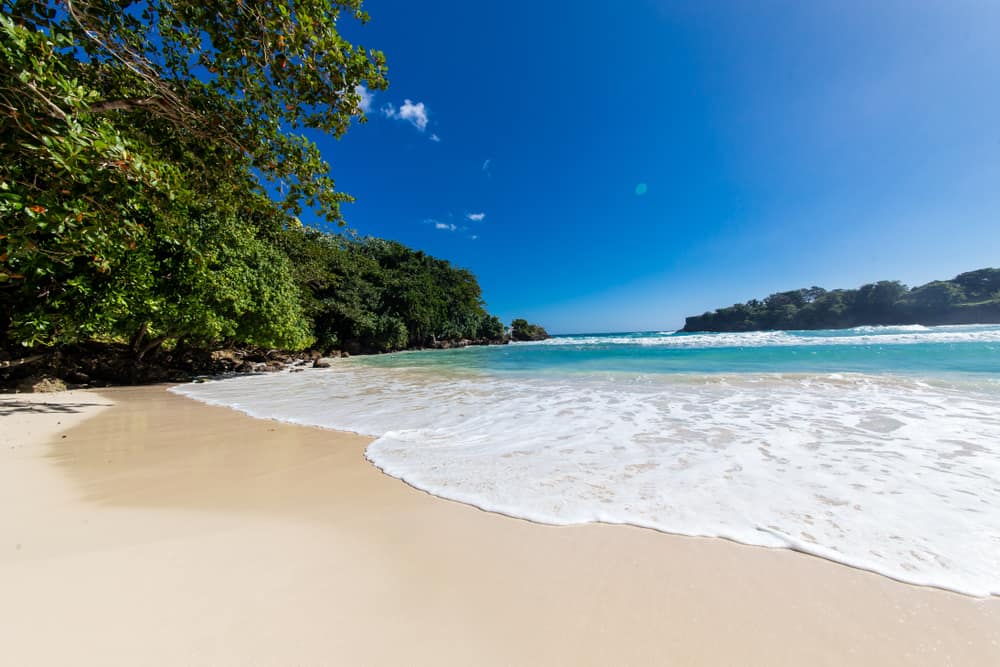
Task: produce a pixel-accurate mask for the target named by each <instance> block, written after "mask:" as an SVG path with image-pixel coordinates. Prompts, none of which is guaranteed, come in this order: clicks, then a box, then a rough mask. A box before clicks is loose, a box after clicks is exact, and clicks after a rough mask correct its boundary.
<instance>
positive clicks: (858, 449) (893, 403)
mask: <svg viewBox="0 0 1000 667" xmlns="http://www.w3.org/2000/svg"><path fill="white" fill-rule="evenodd" d="M914 333H915V332H914ZM955 333H961V332H955ZM980 333H987V332H980ZM863 335H867V334H863V333H861V332H858V333H857V334H856V335H855V336H852V337H856V336H863ZM883 335H886V334H883ZM888 335H905V334H904V333H903V332H898V333H894V334H888ZM915 335H923V334H917V333H915ZM744 336H746V335H744ZM540 349H541V348H540ZM490 353H491V354H499V353H501V352H500V351H499V350H497V351H495V352H490ZM413 358H414V359H415V358H416V357H413ZM383 359H384V358H383ZM400 359H401V360H402V361H400ZM406 360H407V357H406V356H405V355H403V356H401V357H397V358H396V361H397V363H402V365H398V366H395V367H379V366H377V365H373V363H371V362H369V361H365V360H363V359H351V360H345V361H343V362H342V363H339V364H336V365H335V367H334V368H331V369H328V370H316V371H310V372H305V373H294V374H292V373H284V374H274V375H267V376H257V377H242V378H234V379H228V380H222V381H215V382H207V383H203V384H191V385H184V386H181V387H179V388H177V389H176V391H178V392H179V393H182V394H185V395H187V396H191V397H193V398H196V399H199V400H202V401H205V402H209V403H215V404H220V405H228V406H231V407H235V408H237V409H240V410H243V411H245V412H247V413H249V414H252V415H255V416H258V417H266V418H273V419H279V420H283V421H289V422H294V423H300V424H310V425H316V426H324V427H329V428H336V429H342V430H349V431H355V432H358V433H364V434H369V435H373V436H376V437H377V439H376V440H375V441H374V442H373V443H372V444H371V445H370V446H369V448H368V450H367V456H368V458H369V459H370V460H371V461H372V462H373V463H374V464H375V465H377V466H378V467H379V468H381V469H382V470H384V471H385V472H386V473H388V474H389V475H392V476H394V477H398V478H400V479H402V480H405V481H406V482H408V483H409V484H411V485H413V486H415V487H417V488H420V489H424V490H426V491H428V492H430V493H433V494H435V495H438V496H441V497H444V498H450V499H453V500H458V501H462V502H466V503H469V504H472V505H475V506H477V507H480V508H483V509H485V510H490V511H495V512H501V513H503V514H507V515H510V516H514V517H520V518H524V519H529V520H533V521H538V522H544V523H551V524H575V523H583V522H594V521H600V522H607V523H621V524H632V525H636V526H643V527H648V528H654V529H657V530H661V531H666V532H671V533H679V534H684V535H702V536H718V537H726V538H730V539H733V540H737V541H739V542H743V543H746V544H752V545H760V546H767V547H787V548H793V549H796V550H799V551H803V552H808V553H812V554H815V555H818V556H822V557H825V558H828V559H831V560H835V561H839V562H841V563H844V564H848V565H852V566H855V567H859V568H864V569H868V570H872V571H875V572H879V573H882V574H884V575H886V576H889V577H892V578H895V579H899V580H902V581H906V582H911V583H916V584H924V585H930V586H937V587H942V588H947V589H952V590H955V591H959V592H963V593H968V594H972V595H990V594H1000V510H998V508H1000V386H998V384H997V382H996V377H995V376H987V377H977V378H973V379H969V378H967V377H957V378H956V377H937V378H936V377H910V376H900V375H890V374H852V373H843V374H838V373H795V374H784V375H782V374H773V373H771V374H768V373H763V374H757V373H739V374H719V373H715V374H709V375H705V374H692V373H683V374H666V373H661V374H645V375H643V374H621V373H619V374H615V373H610V374H608V373H603V374H574V375H572V376H569V375H565V376H563V375H560V374H558V373H556V374H552V373H549V374H504V373H496V372H482V371H477V370H475V369H467V370H464V371H462V370H459V371H456V370H455V369H453V368H449V369H440V368H438V369H435V368H428V367H415V366H414V367H411V366H408V365H406V363H405V362H406Z"/></svg>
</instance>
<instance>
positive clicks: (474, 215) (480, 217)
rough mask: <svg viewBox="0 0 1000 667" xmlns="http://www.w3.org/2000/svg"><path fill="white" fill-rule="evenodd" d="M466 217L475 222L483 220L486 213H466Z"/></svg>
mask: <svg viewBox="0 0 1000 667" xmlns="http://www.w3.org/2000/svg"><path fill="white" fill-rule="evenodd" d="M465 217H466V218H468V219H469V220H472V221H473V222H482V220H483V218H485V217H486V214H485V213H466V214H465Z"/></svg>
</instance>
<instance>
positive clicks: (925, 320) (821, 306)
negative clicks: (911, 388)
mask: <svg viewBox="0 0 1000 667" xmlns="http://www.w3.org/2000/svg"><path fill="white" fill-rule="evenodd" d="M998 290H1000V269H980V270H978V271H970V272H968V273H963V274H960V275H958V276H956V277H955V278H953V279H952V280H936V281H933V282H930V283H927V284H926V285H921V286H919V287H915V288H913V289H907V287H906V286H905V285H903V284H902V283H900V282H898V281H889V280H883V281H880V282H877V283H871V284H868V285H863V286H861V287H860V288H858V289H854V290H843V289H838V290H830V291H827V290H824V289H823V288H821V287H811V288H808V289H799V290H793V291H790V292H778V293H776V294H772V295H771V296H769V297H767V298H766V299H764V300H763V301H758V300H756V299H752V300H750V301H748V302H746V303H738V304H735V305H733V306H729V307H727V308H719V309H718V310H715V311H713V312H708V313H705V314H704V315H696V316H693V317H688V318H687V321H686V322H685V325H684V329H683V330H684V331H760V330H774V329H837V328H845V327H855V326H864V325H890V324H968V323H975V322H996V321H1000V294H998Z"/></svg>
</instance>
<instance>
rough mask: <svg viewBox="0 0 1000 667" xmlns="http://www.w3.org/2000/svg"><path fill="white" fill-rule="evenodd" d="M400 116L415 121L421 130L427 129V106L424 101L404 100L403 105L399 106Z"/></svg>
mask: <svg viewBox="0 0 1000 667" xmlns="http://www.w3.org/2000/svg"><path fill="white" fill-rule="evenodd" d="M399 117H400V118H401V119H403V120H408V121H410V122H411V123H413V126H414V127H415V128H417V129H418V130H420V131H421V132H423V131H424V130H426V129H427V107H425V106H424V103H423V102H417V103H416V104H414V103H413V102H411V101H410V100H403V106H401V107H399Z"/></svg>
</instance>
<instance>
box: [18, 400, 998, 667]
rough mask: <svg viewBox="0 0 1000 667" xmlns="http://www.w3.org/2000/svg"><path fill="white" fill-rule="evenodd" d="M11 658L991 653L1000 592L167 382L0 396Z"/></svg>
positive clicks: (306, 660)
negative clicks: (668, 523) (621, 506)
mask: <svg viewBox="0 0 1000 667" xmlns="http://www.w3.org/2000/svg"><path fill="white" fill-rule="evenodd" d="M0 414H2V415H3V429H2V431H0V433H2V435H0V489H2V494H3V496H2V503H0V515H2V520H0V525H2V526H3V531H2V534H0V590H3V592H4V593H3V595H2V596H0V627H2V628H3V632H4V635H5V636H4V640H3V644H2V649H0V651H2V653H3V656H4V659H3V661H4V662H5V663H7V664H25V665H27V664H32V665H56V664H101V665H112V664H116V665H125V664H129V665H134V664H205V665H208V664H211V665H220V664H233V665H246V664H260V665H279V664H281V665H285V664H302V665H326V664H373V665H380V664H478V665H494V664H496V665H500V664H664V663H666V664H704V665H710V664H759V665H764V664H767V665H774V664H803V663H810V664H830V665H838V664H871V665H875V664H878V665H892V664H899V665H945V664H955V665H979V664H981V665H989V664H997V663H1000V599H997V598H996V597H992V598H986V599H982V598H974V597H970V596H964V595H959V594H955V593H951V592H948V591H943V590H939V589H934V588H927V587H919V586H913V585H908V584H903V583H899V582H896V581H893V580H891V579H889V578H887V577H884V576H880V575H877V574H873V573H870V572H866V571H863V570H859V569H854V568H851V567H847V566H844V565H840V564H837V563H834V562H831V561H828V560H824V559H822V558H817V557H814V556H810V555H805V554H801V553H796V552H794V551H792V550H789V549H770V548H761V547H750V546H744V545H740V544H737V543H734V542H730V541H727V540H722V539H710V538H692V537H681V536H674V535H667V534H663V533H659V532H656V531H652V530H647V529H640V528H634V527H628V526H609V525H593V524H591V525H582V526H562V527H559V526H547V525H541V524H536V523H532V522H528V521H524V520H518V519H512V518H509V517H505V516H502V515H498V514H492V513H487V512H483V511H481V510H478V509H476V508H473V507H470V506H468V505H463V504H460V503H455V502H451V501H447V500H442V499H439V498H436V497H433V496H431V495H428V494H426V493H424V492H421V491H418V490H416V489H414V488H411V487H409V486H407V485H405V484H404V483H402V482H400V481H399V480H397V479H394V478H391V477H388V476H386V475H384V474H382V473H381V472H380V471H379V470H378V469H376V468H375V467H374V466H372V465H371V464H370V463H368V462H367V461H366V460H365V458H364V448H365V446H366V445H367V444H368V442H369V441H370V440H369V439H368V438H364V437H361V436H358V435H353V434H347V433H340V432H335V431H330V430H324V429H318V428H310V427H302V426H295V425H290V424H284V423H279V422H275V421H268V420H257V419H253V418H250V417H247V416H245V415H243V414H240V413H238V412H236V411H233V410H229V409H226V408H221V407H211V406H206V405H203V404H200V403H198V402H195V401H192V400H189V399H187V398H184V397H181V396H177V395H174V394H171V393H168V392H167V391H166V388H165V387H162V386H157V387H145V388H117V389H106V390H98V391H73V392H66V393H62V394H53V395H28V396H24V395H6V396H4V397H3V398H2V399H0Z"/></svg>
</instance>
